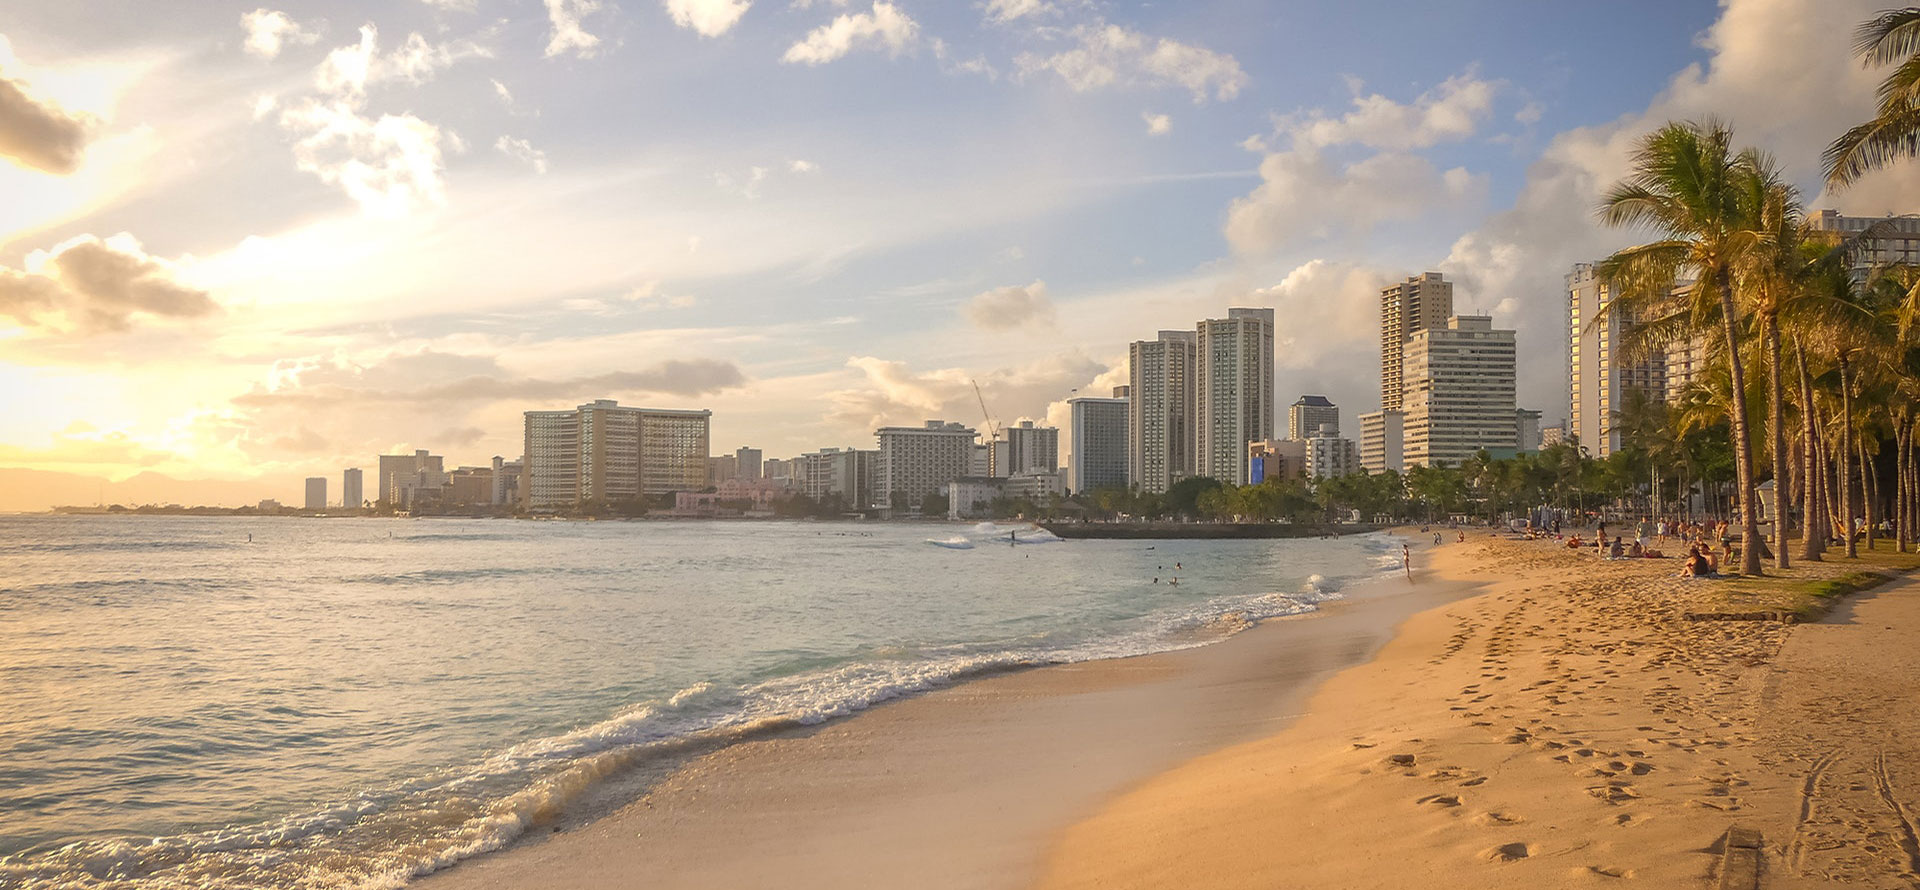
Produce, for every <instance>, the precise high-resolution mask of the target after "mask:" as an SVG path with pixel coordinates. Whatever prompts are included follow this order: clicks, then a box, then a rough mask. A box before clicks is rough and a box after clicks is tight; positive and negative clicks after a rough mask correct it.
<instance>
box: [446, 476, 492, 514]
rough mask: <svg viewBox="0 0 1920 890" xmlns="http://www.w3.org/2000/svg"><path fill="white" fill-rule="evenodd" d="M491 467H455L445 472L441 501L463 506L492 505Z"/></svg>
mask: <svg viewBox="0 0 1920 890" xmlns="http://www.w3.org/2000/svg"><path fill="white" fill-rule="evenodd" d="M493 487H494V486H493V467H491V466H486V467H457V468H455V469H454V471H453V472H451V473H448V474H447V490H446V493H445V495H444V496H443V497H442V499H441V501H442V503H445V504H448V505H450V506H451V505H459V506H463V507H480V506H492V505H493Z"/></svg>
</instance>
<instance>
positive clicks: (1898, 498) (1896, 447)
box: [1893, 408, 1909, 553]
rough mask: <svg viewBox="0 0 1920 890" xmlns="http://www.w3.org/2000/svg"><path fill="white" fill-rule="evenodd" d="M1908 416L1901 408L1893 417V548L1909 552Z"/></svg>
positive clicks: (1901, 551)
mask: <svg viewBox="0 0 1920 890" xmlns="http://www.w3.org/2000/svg"><path fill="white" fill-rule="evenodd" d="M1908 534H1909V529H1908V528H1907V418H1906V409H1904V408H1903V409H1901V410H1900V411H1899V412H1898V413H1896V414H1895V415H1894V418H1893V549H1894V552H1896V553H1905V552H1907V535H1908Z"/></svg>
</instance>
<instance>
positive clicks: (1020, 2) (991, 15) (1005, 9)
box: [987, 0, 1053, 22]
mask: <svg viewBox="0 0 1920 890" xmlns="http://www.w3.org/2000/svg"><path fill="white" fill-rule="evenodd" d="M1052 9H1053V6H1052V4H1049V3H1047V2H1046V0H988V2H987V20H988V21H993V22H1011V21H1013V20H1014V19H1018V18H1025V17H1027V16H1030V15H1038V14H1039V13H1043V12H1048V11H1050V10H1052Z"/></svg>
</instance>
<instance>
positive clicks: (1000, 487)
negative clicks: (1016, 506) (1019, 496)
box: [947, 476, 1007, 519]
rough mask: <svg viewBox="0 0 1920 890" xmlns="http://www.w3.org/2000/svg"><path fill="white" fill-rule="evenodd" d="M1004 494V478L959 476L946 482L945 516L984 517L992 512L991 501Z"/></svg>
mask: <svg viewBox="0 0 1920 890" xmlns="http://www.w3.org/2000/svg"><path fill="white" fill-rule="evenodd" d="M1006 496H1007V480H1005V479H998V478H994V477H992V476H961V477H960V478H958V479H955V480H953V481H951V482H948V483H947V518H948V519H981V518H985V517H987V516H988V515H990V514H991V513H992V512H993V502H994V501H996V500H999V499H1000V498H1003V497H1006Z"/></svg>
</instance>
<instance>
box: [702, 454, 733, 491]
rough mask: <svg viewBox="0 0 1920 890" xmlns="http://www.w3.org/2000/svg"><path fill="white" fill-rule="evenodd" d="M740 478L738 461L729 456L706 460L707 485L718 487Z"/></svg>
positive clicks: (722, 455)
mask: <svg viewBox="0 0 1920 890" xmlns="http://www.w3.org/2000/svg"><path fill="white" fill-rule="evenodd" d="M738 478H740V459H739V458H737V457H735V456H733V455H731V454H721V455H716V456H714V457H709V458H707V484H708V485H719V484H720V483H722V482H732V481H733V480H735V479H738Z"/></svg>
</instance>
